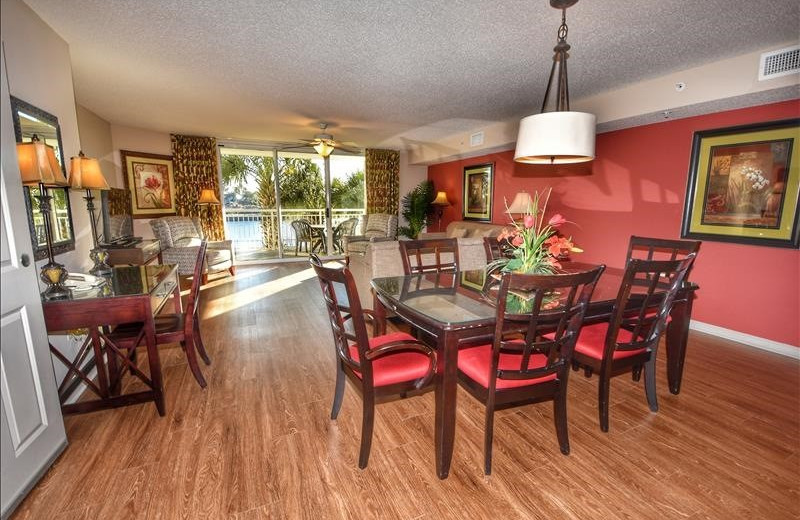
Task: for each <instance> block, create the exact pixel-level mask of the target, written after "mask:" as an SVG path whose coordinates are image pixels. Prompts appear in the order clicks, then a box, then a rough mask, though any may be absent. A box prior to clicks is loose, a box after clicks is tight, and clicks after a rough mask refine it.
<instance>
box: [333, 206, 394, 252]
mask: <svg viewBox="0 0 800 520" xmlns="http://www.w3.org/2000/svg"><path fill="white" fill-rule="evenodd" d="M396 237H397V215H389V214H386V213H372V214H370V215H365V216H364V224H363V226H362V229H361V234H360V235H351V236H343V237H342V245H343V246H344V254H345V256H346V257H349V256H350V255H352V254H356V255H362V256H363V255H364V254H366V251H367V244H369V243H370V242H380V241H384V240H394V239H395V238H396Z"/></svg>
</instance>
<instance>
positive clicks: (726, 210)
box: [681, 119, 800, 248]
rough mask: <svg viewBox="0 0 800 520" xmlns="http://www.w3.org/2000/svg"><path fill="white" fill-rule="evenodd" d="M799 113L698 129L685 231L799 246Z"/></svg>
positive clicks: (743, 241)
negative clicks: (732, 125) (756, 121)
mask: <svg viewBox="0 0 800 520" xmlns="http://www.w3.org/2000/svg"><path fill="white" fill-rule="evenodd" d="M798 143H800V119H788V120H783V121H772V122H767V123H759V124H753V125H746V126H737V127H730V128H719V129H715V130H703V131H700V132H695V134H694V140H693V143H692V156H691V162H690V170H689V181H688V186H687V189H686V202H685V205H684V211H683V226H682V229H681V236H682V237H684V238H696V239H702V240H714V241H720V242H736V243H740V244H753V245H763V246H772V247H790V248H797V247H800V226H798V218H799V216H800V214H799V213H798V197H800V162H798V161H799V160H798V157H797V155H798V149H797V147H798Z"/></svg>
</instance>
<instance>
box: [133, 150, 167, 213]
mask: <svg viewBox="0 0 800 520" xmlns="http://www.w3.org/2000/svg"><path fill="white" fill-rule="evenodd" d="M120 156H121V159H122V170H123V178H124V179H125V183H126V185H127V188H128V190H129V191H130V192H131V206H132V208H131V209H132V211H131V214H132V216H133V218H154V217H163V216H166V215H174V214H175V184H174V176H173V172H172V157H170V156H169V155H156V154H150V153H142V152H131V151H128V150H120Z"/></svg>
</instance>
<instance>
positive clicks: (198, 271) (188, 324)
mask: <svg viewBox="0 0 800 520" xmlns="http://www.w3.org/2000/svg"><path fill="white" fill-rule="evenodd" d="M207 248H208V241H207V240H203V241H202V242H201V243H200V247H199V248H197V258H196V259H195V262H194V271H193V272H192V288H191V289H189V297H188V298H187V299H186V306H185V307H184V309H183V315H184V318H183V328H184V333H185V334H186V337H190V336H191V331H192V327H193V326H194V320H197V319H200V316H199V310H200V284H201V282H202V281H203V265H204V264H205V261H206V250H207Z"/></svg>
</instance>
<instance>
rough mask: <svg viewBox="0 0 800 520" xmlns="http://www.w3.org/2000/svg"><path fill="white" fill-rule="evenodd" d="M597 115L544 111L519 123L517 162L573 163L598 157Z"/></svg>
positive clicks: (515, 158)
mask: <svg viewBox="0 0 800 520" xmlns="http://www.w3.org/2000/svg"><path fill="white" fill-rule="evenodd" d="M596 122H597V118H596V117H595V115H594V114H588V113H586V112H568V111H561V112H544V113H541V114H534V115H532V116H528V117H524V118H522V120H521V121H520V123H519V133H518V134H517V148H516V151H515V152H514V160H515V161H516V162H521V163H528V164H569V163H580V162H586V161H591V160H592V159H594V141H595V126H596Z"/></svg>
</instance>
